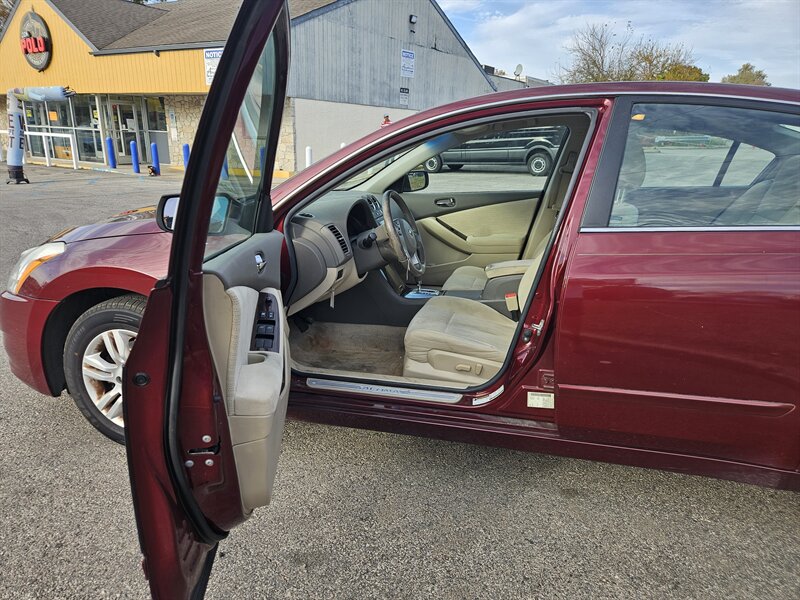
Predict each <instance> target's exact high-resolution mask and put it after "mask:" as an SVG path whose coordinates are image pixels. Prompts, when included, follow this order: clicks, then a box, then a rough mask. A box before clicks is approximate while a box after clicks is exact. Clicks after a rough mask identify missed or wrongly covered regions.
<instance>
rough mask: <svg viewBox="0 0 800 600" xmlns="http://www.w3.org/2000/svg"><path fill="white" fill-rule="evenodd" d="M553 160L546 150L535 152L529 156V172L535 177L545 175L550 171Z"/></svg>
mask: <svg viewBox="0 0 800 600" xmlns="http://www.w3.org/2000/svg"><path fill="white" fill-rule="evenodd" d="M552 166H553V161H552V159H551V158H550V155H549V154H547V153H546V152H534V153H533V154H531V155H530V156H529V157H528V172H529V173H530V174H531V175H533V176H534V177H544V176H545V175H548V174H549V173H550V168H551V167H552Z"/></svg>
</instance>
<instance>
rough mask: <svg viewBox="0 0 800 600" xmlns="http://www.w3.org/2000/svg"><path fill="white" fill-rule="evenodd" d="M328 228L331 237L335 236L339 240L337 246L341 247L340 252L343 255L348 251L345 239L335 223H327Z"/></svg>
mask: <svg viewBox="0 0 800 600" xmlns="http://www.w3.org/2000/svg"><path fill="white" fill-rule="evenodd" d="M328 229H330V230H331V233H332V234H333V237H335V238H336V241H337V242H339V246H340V247H341V248H342V252H344V254H345V255H347V254H349V253H350V248H348V247H347V240H345V239H344V236H343V235H342V233H341V232H340V231H339V230H338V229H337V228H336V225H332V224H331V225H328Z"/></svg>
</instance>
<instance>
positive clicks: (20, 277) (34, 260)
mask: <svg viewBox="0 0 800 600" xmlns="http://www.w3.org/2000/svg"><path fill="white" fill-rule="evenodd" d="M66 249H67V245H66V244H65V243H64V242H49V243H47V244H42V245H41V246H36V247H35V248H30V249H28V250H25V252H23V253H22V254H21V255H20V257H19V260H18V261H17V264H16V266H15V267H14V269H13V270H12V271H11V277H9V278H8V289H9V291H11V292H13V293H14V294H16V293H17V292H19V289H20V288H21V287H22V284H23V283H25V280H26V279H27V278H28V275H30V274H31V273H32V272H33V270H34V269H35V268H36V267H38V266H39V265H41V264H42V263H46V262H47V261H48V260H50V259H51V258H55V257H56V256H58V255H59V254H63V253H64V250H66Z"/></svg>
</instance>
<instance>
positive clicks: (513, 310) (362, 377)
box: [0, 0, 800, 598]
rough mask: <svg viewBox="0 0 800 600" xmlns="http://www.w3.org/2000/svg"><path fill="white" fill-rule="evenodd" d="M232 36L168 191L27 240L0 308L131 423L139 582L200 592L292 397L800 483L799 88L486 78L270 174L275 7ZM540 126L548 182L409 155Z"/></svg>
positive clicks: (24, 366) (13, 345)
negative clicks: (444, 166)
mask: <svg viewBox="0 0 800 600" xmlns="http://www.w3.org/2000/svg"><path fill="white" fill-rule="evenodd" d="M230 39H231V40H237V41H236V43H231V44H229V45H228V47H227V48H226V50H225V53H224V56H223V58H222V61H221V64H220V67H219V71H218V72H217V76H216V79H215V81H214V85H213V86H212V89H211V93H210V95H209V98H208V101H207V103H206V107H205V111H204V114H203V118H202V121H201V123H200V127H199V129H198V134H197V139H196V141H195V144H194V146H193V147H194V148H196V149H198V150H196V151H195V152H194V153H193V155H192V158H191V162H190V164H189V167H188V170H187V173H186V177H185V181H184V185H183V189H182V191H181V193H180V196H178V195H176V196H175V197H165V198H162V200H161V202H160V204H159V206H158V210H157V211H153V210H149V211H148V210H143V211H133V212H131V213H129V214H126V215H121V216H119V217H116V218H114V219H112V220H110V221H109V222H106V223H103V224H100V225H95V226H91V227H84V228H78V229H76V230H73V231H69V232H65V233H62V234H60V235H57V236H56V237H54V238H53V239H52V240H51V241H49V242H47V243H46V244H44V245H42V246H40V247H38V248H35V249H32V250H30V251H28V252H26V253H25V254H24V255H23V256H22V257H21V259H20V262H19V265H18V266H17V268H16V269H15V271H14V273H13V274H12V277H11V280H10V282H9V290H8V291H6V292H5V293H4V294H3V296H2V303H1V304H0V309H2V314H1V316H2V329H3V333H4V336H3V337H4V340H5V344H6V350H7V351H8V354H9V356H10V359H11V365H12V369H13V370H14V373H16V375H17V376H19V377H20V378H21V379H23V380H24V381H26V382H27V383H29V384H30V385H31V386H33V387H34V388H36V389H37V390H40V391H41V392H43V393H48V394H58V393H60V392H61V391H62V390H63V389H64V388H65V387H66V388H67V389H68V390H69V391H70V393H71V394H72V395H73V397H74V398H75V399H76V401H77V403H78V406H79V407H80V408H81V409H82V410H83V411H84V413H85V414H86V415H87V417H88V418H89V420H90V421H91V422H92V423H93V424H94V425H95V426H97V427H98V428H99V429H100V430H101V431H103V432H104V433H106V434H107V435H110V436H112V437H115V438H117V439H122V438H123V437H124V438H125V441H126V444H127V450H128V461H129V467H130V472H131V478H132V481H133V496H134V501H135V506H136V512H137V519H138V522H139V531H140V541H141V546H142V551H143V553H144V556H145V562H144V566H145V570H146V572H147V574H148V577H149V579H150V584H151V589H152V591H153V595H154V596H155V597H159V598H178V597H188V596H190V595H192V594H198V593H200V594H201V593H202V590H203V589H204V586H205V583H206V581H207V578H208V575H209V573H210V570H211V564H212V562H213V557H214V554H215V551H216V549H217V545H218V542H219V541H220V540H222V539H223V538H224V537H225V536H226V535H227V532H228V531H230V530H231V529H232V528H233V527H235V526H236V525H238V524H240V523H241V522H243V521H244V520H245V519H247V518H248V517H249V516H250V515H251V513H252V512H253V510H254V509H256V508H257V507H259V506H263V505H266V504H267V503H268V502H269V500H270V496H271V494H272V484H273V481H274V476H275V471H276V468H277V460H278V455H279V452H280V442H281V433H282V429H283V422H284V417H285V414H286V410H287V402H288V408H289V410H290V411H291V414H292V415H293V416H295V417H297V418H302V419H309V420H315V421H320V422H326V423H333V424H337V425H347V426H353V427H365V428H373V429H380V430H386V431H393V432H402V433H409V434H414V435H424V436H435V437H440V438H447V439H455V440H462V441H468V442H473V443H482V444H494V445H500V446H507V447H513V448H518V449H524V450H531V451H536V452H547V453H553V454H559V455H564V456H574V457H583V458H591V459H596V460H605V461H612V462H618V463H623V464H630V465H639V466H648V467H658V468H663V469H670V470H675V471H681V472H691V473H698V474H705V475H712V476H716V477H723V478H727V479H735V480H739V481H744V482H750V483H757V484H761V485H768V486H775V487H785V488H793V489H799V488H800V471H799V470H798V469H799V468H800V406H799V405H800V110H799V109H798V106H800V94H798V92H797V91H794V90H781V89H775V88H750V87H742V86H721V85H712V84H644V83H643V84H603V85H587V86H572V87H552V88H537V89H531V90H520V91H518V92H509V93H502V94H495V95H490V96H484V97H480V98H474V99H471V100H466V101H463V102H459V103H456V104H452V105H449V106H443V107H440V108H436V109H433V110H429V111H426V112H424V113H420V114H418V115H416V116H414V117H411V118H409V119H406V120H404V121H401V122H398V123H395V124H393V125H392V126H391V127H388V128H385V129H382V130H380V131H377V132H375V134H373V135H371V136H369V137H367V138H365V139H363V140H361V141H359V142H357V143H355V144H353V145H351V146H350V147H348V148H346V149H344V150H342V151H341V152H339V153H337V154H335V155H333V156H331V157H329V158H328V159H326V160H324V161H322V162H320V163H318V164H316V165H314V166H313V167H311V168H310V169H308V170H306V171H304V172H303V173H301V174H299V175H298V176H296V177H295V178H294V179H292V180H290V181H288V182H287V183H285V184H283V185H281V186H279V187H278V188H276V189H274V190H272V191H270V184H271V181H270V175H271V172H272V168H271V165H272V162H271V157H273V156H274V154H275V149H276V147H277V138H278V126H277V124H278V123H279V121H280V118H281V107H282V106H283V99H284V93H285V85H286V73H287V68H288V64H287V63H288V57H287V48H288V43H287V42H288V21H287V16H286V12H285V9H284V7H283V6H282V3H263V2H256V1H255V0H245V2H243V4H242V9H241V14H240V16H239V18H238V20H237V23H236V25H235V27H234V32H233V34H232V35H231V38H230ZM538 127H541V128H543V129H546V130H547V131H550V132H552V131H553V130H554V128H555V130H557V131H558V132H560V133H559V135H560V143H559V145H558V153H557V155H556V157H555V159H554V164H553V168H552V170H551V171H550V172H549V174H548V176H547V177H541V178H534V177H530V175H527V174H524V175H517V174H514V173H507V174H497V173H495V174H491V175H486V174H480V173H477V174H476V173H472V174H470V173H463V172H462V173H458V174H456V173H434V174H429V173H426V172H425V171H424V170H420V169H419V166H420V165H422V164H424V162H425V161H426V160H427V159H428V158H430V157H432V156H438V155H441V153H443V152H446V151H447V150H448V149H449V148H454V147H457V146H459V145H462V144H465V143H467V142H469V141H470V140H473V139H478V138H481V137H486V136H490V135H492V134H497V135H503V136H511V137H513V135H514V132H516V131H523V130H524V131H525V132H526V133H528V132H530V130H531V129H534V128H538ZM669 136H679V137H680V138H681V139H682V140H689V141H685V143H681V144H674V145H665V144H659V143H658V142H657V140H663V139H664V138H665V137H669ZM221 140H225V141H229V140H230V141H231V143H230V144H229V145H228V144H226V143H221ZM691 140H702V143H693V142H691ZM262 149H263V150H264V151H265V154H266V156H267V163H266V168H261V161H260V158H259V157H260V156H261V152H262ZM226 158H227V161H228V164H229V170H228V172H229V173H230V175H229V176H228V177H225V176H221V175H220V173H221V170H222V165H223V161H224V160H225V159H226ZM520 177H521V178H522V179H520ZM169 247H171V251H168V248H169ZM134 339H136V343H135V345H133V341H134ZM123 398H124V402H123V401H122V399H123ZM123 422H124V424H125V426H126V434H127V435H125V436H123V430H122V424H123Z"/></svg>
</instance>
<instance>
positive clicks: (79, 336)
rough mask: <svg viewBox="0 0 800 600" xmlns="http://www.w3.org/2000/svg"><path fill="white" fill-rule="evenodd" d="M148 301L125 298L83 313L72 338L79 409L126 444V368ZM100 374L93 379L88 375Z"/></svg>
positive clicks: (67, 356)
mask: <svg viewBox="0 0 800 600" xmlns="http://www.w3.org/2000/svg"><path fill="white" fill-rule="evenodd" d="M146 304H147V298H145V297H144V296H139V295H134V294H131V295H127V296H119V297H117V298H111V299H110V300H106V301H105V302H101V303H100V304H98V305H96V306H93V307H92V308H90V309H89V310H87V311H86V312H85V313H83V314H82V315H81V316H80V317H78V320H77V321H75V324H74V325H73V326H72V329H70V330H69V334H67V341H66V343H65V344H64V376H65V378H66V380H67V391H68V392H69V394H70V395H71V396H72V399H73V400H74V401H75V405H76V406H77V407H78V410H80V411H81V413H83V416H84V417H86V420H87V421H89V423H91V424H92V426H94V428H95V429H97V430H98V431H99V432H100V433H102V434H103V435H105V436H106V437H108V438H109V439H112V440H114V441H115V442H118V443H120V444H123V443H125V424H124V422H123V418H122V402H123V397H122V366H124V364H125V361H126V360H127V358H128V355H129V354H130V349H131V348H132V347H133V343H134V341H135V340H136V334H137V333H138V332H139V326H140V325H141V322H142V315H143V314H144V308H145V306H146ZM84 366H86V367H87V372H91V373H95V374H97V375H98V377H92V376H91V375H87V374H86V373H85V372H84Z"/></svg>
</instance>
